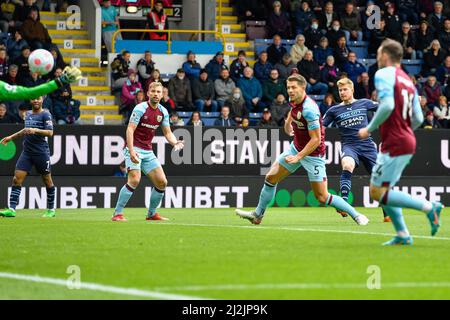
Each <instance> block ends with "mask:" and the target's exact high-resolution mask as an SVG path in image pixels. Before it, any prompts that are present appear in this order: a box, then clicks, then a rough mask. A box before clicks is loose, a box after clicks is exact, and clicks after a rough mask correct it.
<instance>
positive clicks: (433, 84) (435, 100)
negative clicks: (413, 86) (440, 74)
mask: <svg viewBox="0 0 450 320" xmlns="http://www.w3.org/2000/svg"><path fill="white" fill-rule="evenodd" d="M441 93H442V92H441V86H440V85H439V83H438V82H437V80H436V77H435V76H429V77H428V80H427V82H426V83H425V85H424V86H423V89H422V94H423V95H424V96H425V97H427V102H428V108H429V109H430V110H433V109H434V107H437V106H438V105H439V97H440V96H441V95H442V94H441Z"/></svg>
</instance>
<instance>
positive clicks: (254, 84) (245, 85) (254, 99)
mask: <svg viewBox="0 0 450 320" xmlns="http://www.w3.org/2000/svg"><path fill="white" fill-rule="evenodd" d="M237 86H238V88H239V89H241V92H242V94H243V96H244V100H245V104H246V107H247V109H248V110H249V111H251V112H257V111H258V108H260V107H264V104H262V102H261V98H262V88H261V83H260V82H259V81H258V80H257V79H256V78H254V77H253V69H252V68H250V67H247V68H245V70H244V77H243V78H241V79H239V81H238V83H237Z"/></svg>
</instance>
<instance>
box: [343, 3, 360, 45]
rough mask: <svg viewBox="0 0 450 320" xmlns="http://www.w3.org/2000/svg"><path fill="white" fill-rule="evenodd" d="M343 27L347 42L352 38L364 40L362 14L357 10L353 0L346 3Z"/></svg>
mask: <svg viewBox="0 0 450 320" xmlns="http://www.w3.org/2000/svg"><path fill="white" fill-rule="evenodd" d="M341 27H342V30H343V31H344V33H345V38H346V40H347V42H349V41H350V39H352V40H357V41H362V39H363V33H362V29H361V16H360V15H359V13H356V12H355V6H354V5H353V3H352V2H348V3H347V4H346V5H345V12H344V13H343V14H342V15H341Z"/></svg>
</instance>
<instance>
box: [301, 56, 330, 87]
mask: <svg viewBox="0 0 450 320" xmlns="http://www.w3.org/2000/svg"><path fill="white" fill-rule="evenodd" d="M297 69H298V70H299V72H300V74H301V75H302V76H303V77H304V78H305V79H306V81H307V82H308V84H307V86H306V92H307V93H308V94H310V93H312V92H317V94H320V95H324V94H326V93H327V91H328V86H327V85H326V84H325V83H323V82H320V67H319V64H318V63H317V62H315V61H314V60H313V52H312V51H311V50H308V51H307V52H306V54H305V57H304V58H303V59H302V60H301V61H300V62H299V63H298V64H297Z"/></svg>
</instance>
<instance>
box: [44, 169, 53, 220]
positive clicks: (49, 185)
mask: <svg viewBox="0 0 450 320" xmlns="http://www.w3.org/2000/svg"><path fill="white" fill-rule="evenodd" d="M42 182H44V185H45V188H46V189H47V211H46V212H45V213H44V215H43V217H44V218H54V217H55V215H56V211H55V194H56V188H55V185H54V184H53V179H52V175H51V174H46V175H43V176H42Z"/></svg>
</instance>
